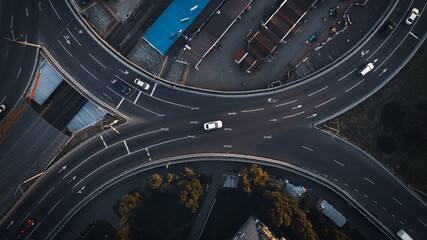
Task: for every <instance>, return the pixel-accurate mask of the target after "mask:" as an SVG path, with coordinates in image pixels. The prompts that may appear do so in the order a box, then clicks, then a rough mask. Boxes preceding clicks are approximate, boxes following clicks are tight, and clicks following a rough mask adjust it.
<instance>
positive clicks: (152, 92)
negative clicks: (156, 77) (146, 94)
mask: <svg viewBox="0 0 427 240" xmlns="http://www.w3.org/2000/svg"><path fill="white" fill-rule="evenodd" d="M156 87H157V83H155V84H154V87H153V90H151V93H150V96H153V94H154V90H156Z"/></svg>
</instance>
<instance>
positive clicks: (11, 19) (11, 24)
mask: <svg viewBox="0 0 427 240" xmlns="http://www.w3.org/2000/svg"><path fill="white" fill-rule="evenodd" d="M12 27H13V16H12V17H11V18H10V29H12Z"/></svg>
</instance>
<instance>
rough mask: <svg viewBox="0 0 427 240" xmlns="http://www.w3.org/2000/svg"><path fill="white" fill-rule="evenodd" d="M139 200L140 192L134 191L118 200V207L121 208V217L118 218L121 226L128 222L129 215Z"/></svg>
mask: <svg viewBox="0 0 427 240" xmlns="http://www.w3.org/2000/svg"><path fill="white" fill-rule="evenodd" d="M140 202H141V194H140V193H139V192H136V193H134V194H127V195H126V196H125V197H124V198H123V199H122V201H121V202H120V207H121V208H122V211H121V214H122V218H121V219H120V226H123V225H124V224H126V223H127V222H128V219H129V215H130V213H131V211H132V209H134V208H135V207H137V206H138V205H139V203H140Z"/></svg>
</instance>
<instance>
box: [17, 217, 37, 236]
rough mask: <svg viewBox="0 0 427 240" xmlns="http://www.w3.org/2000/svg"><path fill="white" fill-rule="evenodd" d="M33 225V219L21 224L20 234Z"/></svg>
mask: <svg viewBox="0 0 427 240" xmlns="http://www.w3.org/2000/svg"><path fill="white" fill-rule="evenodd" d="M33 226H34V221H33V220H31V219H29V220H28V221H27V222H26V223H25V224H24V226H22V228H21V232H20V233H21V235H24V234H25V233H26V232H28V230H30V229H31V228H32V227H33Z"/></svg>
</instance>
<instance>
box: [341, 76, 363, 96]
mask: <svg viewBox="0 0 427 240" xmlns="http://www.w3.org/2000/svg"><path fill="white" fill-rule="evenodd" d="M363 81H365V79H362V80H361V81H360V82H358V83H356V84H355V85H354V86H353V87H351V88H349V89H347V90H345V92H346V93H347V92H348V91H350V90H351V89H353V88H355V87H357V85H359V84H361V83H362V82H363Z"/></svg>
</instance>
